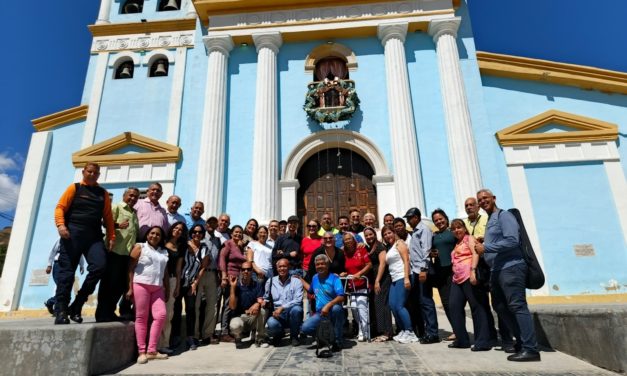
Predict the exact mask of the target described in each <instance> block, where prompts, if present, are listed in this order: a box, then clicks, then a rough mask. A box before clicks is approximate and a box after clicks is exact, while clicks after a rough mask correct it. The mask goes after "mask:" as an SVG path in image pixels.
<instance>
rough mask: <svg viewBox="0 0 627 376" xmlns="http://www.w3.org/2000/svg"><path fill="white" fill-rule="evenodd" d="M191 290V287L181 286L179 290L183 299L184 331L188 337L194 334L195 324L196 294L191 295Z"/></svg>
mask: <svg viewBox="0 0 627 376" xmlns="http://www.w3.org/2000/svg"><path fill="white" fill-rule="evenodd" d="M191 290H192V288H191V287H181V292H180V294H181V295H182V296H183V299H185V326H186V328H185V332H186V333H187V336H188V337H193V336H194V326H195V325H196V295H191V294H190V292H191ZM180 330H181V328H180V326H179V331H180Z"/></svg>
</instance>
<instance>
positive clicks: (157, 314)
mask: <svg viewBox="0 0 627 376" xmlns="http://www.w3.org/2000/svg"><path fill="white" fill-rule="evenodd" d="M164 240H165V234H164V233H163V230H162V229H161V227H159V226H153V227H151V228H150V229H149V230H148V232H147V233H146V241H145V242H144V243H138V244H136V245H135V247H133V250H132V251H131V263H130V266H129V281H130V282H129V289H128V292H127V293H126V296H127V297H128V298H129V299H130V298H133V300H134V301H135V337H136V338H137V347H138V349H139V357H138V358H137V363H140V364H144V363H146V362H148V360H150V359H167V358H168V356H167V355H165V354H159V353H158V352H157V345H158V343H159V336H160V335H161V328H162V327H163V325H164V323H165V318H166V309H165V301H166V296H168V295H169V294H168V290H169V286H168V278H166V274H165V268H166V265H167V263H168V252H167V251H166V250H165V248H164V247H163V244H164ZM151 314H152V318H153V321H152V325H151V327H150V339H149V342H148V349H146V332H147V330H148V317H149V316H150V315H151Z"/></svg>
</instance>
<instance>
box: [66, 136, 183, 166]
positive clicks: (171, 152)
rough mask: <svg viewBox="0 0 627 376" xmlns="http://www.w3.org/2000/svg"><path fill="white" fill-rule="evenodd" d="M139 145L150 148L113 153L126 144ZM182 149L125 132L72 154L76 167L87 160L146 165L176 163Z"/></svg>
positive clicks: (104, 164) (104, 163)
mask: <svg viewBox="0 0 627 376" xmlns="http://www.w3.org/2000/svg"><path fill="white" fill-rule="evenodd" d="M129 145H133V146H137V147H140V148H143V149H147V150H149V151H148V152H145V153H129V154H111V152H113V151H115V150H118V149H121V148H123V147H125V146H129ZM180 154H181V149H180V148H179V147H178V146H174V145H170V144H166V143H165V142H161V141H157V140H154V139H152V138H148V137H145V136H141V135H138V134H136V133H132V132H124V133H122V134H120V135H119V136H116V137H113V138H110V139H108V140H105V141H103V142H100V143H98V144H95V145H92V146H90V147H88V148H85V149H83V150H80V151H78V152H76V153H74V154H72V164H73V165H74V167H82V166H83V165H84V164H85V163H87V162H96V163H98V164H100V165H102V166H110V165H137V164H141V165H145V164H155V163H167V162H171V163H176V162H178V160H179V159H180Z"/></svg>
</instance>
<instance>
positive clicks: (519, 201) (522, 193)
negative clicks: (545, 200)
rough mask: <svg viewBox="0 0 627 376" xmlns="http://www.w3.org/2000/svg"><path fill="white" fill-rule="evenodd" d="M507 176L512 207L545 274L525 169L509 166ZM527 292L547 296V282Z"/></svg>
mask: <svg viewBox="0 0 627 376" xmlns="http://www.w3.org/2000/svg"><path fill="white" fill-rule="evenodd" d="M507 175H508V176H509V182H510V185H511V187H512V200H513V202H514V206H515V207H516V208H518V210H520V216H521V217H522V219H523V222H524V223H525V229H526V230H527V235H529V240H530V241H531V245H532V246H533V250H534V251H535V253H536V257H537V258H538V262H539V263H540V266H542V270H544V271H545V273H546V268H545V267H544V257H543V256H542V248H541V247H540V238H539V236H538V228H537V226H536V220H535V215H534V214H533V204H532V202H531V196H530V195H529V186H528V185H527V177H526V175H525V167H524V166H510V167H508V168H507ZM547 277H548V276H547ZM547 279H548V278H547ZM529 292H530V293H531V295H533V296H547V295H549V283H548V280H547V283H545V284H544V286H542V287H541V288H540V289H538V290H529Z"/></svg>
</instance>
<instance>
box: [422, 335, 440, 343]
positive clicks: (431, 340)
mask: <svg viewBox="0 0 627 376" xmlns="http://www.w3.org/2000/svg"><path fill="white" fill-rule="evenodd" d="M438 342H440V337H438V336H424V337H422V338H420V343H421V344H423V345H429V344H432V343H438Z"/></svg>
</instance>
